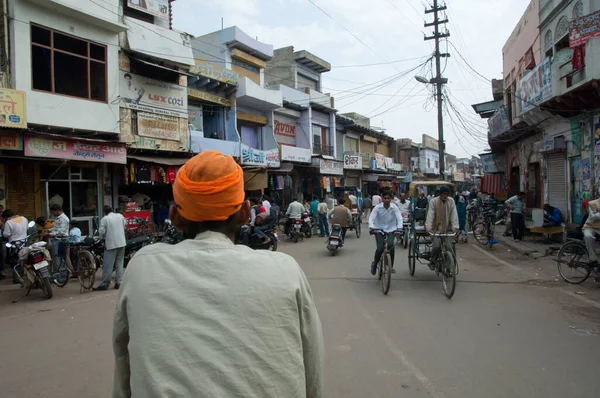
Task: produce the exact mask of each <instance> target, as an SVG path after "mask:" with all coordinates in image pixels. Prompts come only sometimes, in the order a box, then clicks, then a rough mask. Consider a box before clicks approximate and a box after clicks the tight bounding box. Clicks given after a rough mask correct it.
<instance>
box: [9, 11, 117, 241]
mask: <svg viewBox="0 0 600 398" xmlns="http://www.w3.org/2000/svg"><path fill="white" fill-rule="evenodd" d="M4 5H5V7H6V8H5V12H7V14H6V15H4V16H3V18H2V19H1V21H2V22H1V23H2V27H1V28H0V30H1V31H2V32H3V34H2V43H1V45H2V49H3V51H2V62H1V68H2V70H1V71H0V72H1V73H0V87H2V88H0V97H1V101H2V102H3V107H2V116H1V117H0V120H1V122H0V138H1V140H0V190H2V191H3V192H4V195H3V197H2V198H1V199H0V204H3V205H4V206H5V208H11V209H12V210H14V211H15V212H17V213H18V214H22V215H24V216H26V217H27V218H29V219H34V218H35V217H38V216H42V215H43V216H48V215H49V204H50V202H51V201H52V202H53V203H62V204H63V208H64V210H65V213H66V214H67V215H68V216H69V217H70V218H71V219H74V220H78V221H80V225H81V230H82V232H83V233H84V234H86V233H87V232H88V231H89V230H90V229H91V219H92V218H93V217H94V216H99V215H100V214H101V209H102V206H103V205H104V204H111V202H112V191H113V188H114V186H113V185H112V184H111V178H110V176H111V172H110V170H111V169H112V165H113V164H124V163H125V162H126V148H125V145H124V144H121V143H119V132H120V126H119V125H120V116H119V104H118V102H116V101H115V99H117V98H118V97H119V74H118V65H119V55H118V54H119V33H121V32H124V31H125V30H127V25H126V24H125V23H124V22H123V20H122V17H121V8H120V3H119V1H118V0H106V1H104V2H103V4H102V5H100V4H97V3H96V2H94V1H90V0H78V1H75V0H55V1H51V2H50V1H38V2H32V1H26V0H14V1H10V2H4Z"/></svg>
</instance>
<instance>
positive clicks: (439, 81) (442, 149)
mask: <svg viewBox="0 0 600 398" xmlns="http://www.w3.org/2000/svg"><path fill="white" fill-rule="evenodd" d="M446 8H447V7H446V6H445V5H444V6H438V0H433V7H432V8H431V9H429V10H425V14H431V13H433V22H431V23H425V27H426V28H427V27H429V26H433V27H434V29H435V30H434V33H433V36H425V41H427V40H435V71H436V74H435V78H433V79H431V82H430V83H431V84H435V86H436V91H437V106H438V152H439V154H440V160H439V162H440V179H441V180H442V181H445V180H446V176H445V175H444V155H445V153H446V144H445V143H444V116H443V113H442V112H443V106H442V87H443V85H444V84H446V83H448V79H445V78H443V77H442V70H441V59H442V58H445V57H449V56H450V54H447V53H444V54H442V53H440V39H443V38H445V37H449V36H450V33H449V32H448V30H446V32H444V33H440V25H442V24H446V23H448V18H446V19H444V20H440V16H439V12H440V11H444V10H445V9H446Z"/></svg>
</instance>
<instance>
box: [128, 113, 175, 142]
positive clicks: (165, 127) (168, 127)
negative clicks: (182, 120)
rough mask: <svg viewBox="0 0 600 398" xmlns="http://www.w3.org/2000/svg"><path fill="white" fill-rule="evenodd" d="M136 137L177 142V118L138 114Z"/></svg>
mask: <svg viewBox="0 0 600 398" xmlns="http://www.w3.org/2000/svg"><path fill="white" fill-rule="evenodd" d="M137 125H138V135H141V136H143V137H152V138H160V139H162V140H171V141H179V140H180V138H179V118H178V117H173V116H164V115H156V114H153V113H145V112H138V114H137Z"/></svg>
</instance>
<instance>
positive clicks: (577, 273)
mask: <svg viewBox="0 0 600 398" xmlns="http://www.w3.org/2000/svg"><path fill="white" fill-rule="evenodd" d="M563 265H564V267H563ZM556 266H557V267H558V273H559V274H560V276H561V277H562V278H563V279H564V280H565V281H566V282H568V283H571V284H573V285H578V284H580V283H583V282H585V281H586V280H587V278H589V276H590V274H591V273H592V271H594V270H596V271H600V269H599V268H600V267H592V266H590V260H589V255H588V251H587V248H586V247H585V242H584V241H582V240H578V239H571V240H569V241H567V242H566V243H565V244H564V245H562V246H561V248H560V250H559V251H558V257H557V259H556ZM570 272H572V273H573V276H571V275H570Z"/></svg>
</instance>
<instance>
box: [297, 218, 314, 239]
mask: <svg viewBox="0 0 600 398" xmlns="http://www.w3.org/2000/svg"><path fill="white" fill-rule="evenodd" d="M300 218H301V219H302V228H301V232H302V233H303V234H304V236H306V237H307V238H310V237H311V236H312V226H313V224H312V221H311V219H310V214H309V213H308V212H304V213H302V215H301V216H300Z"/></svg>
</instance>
